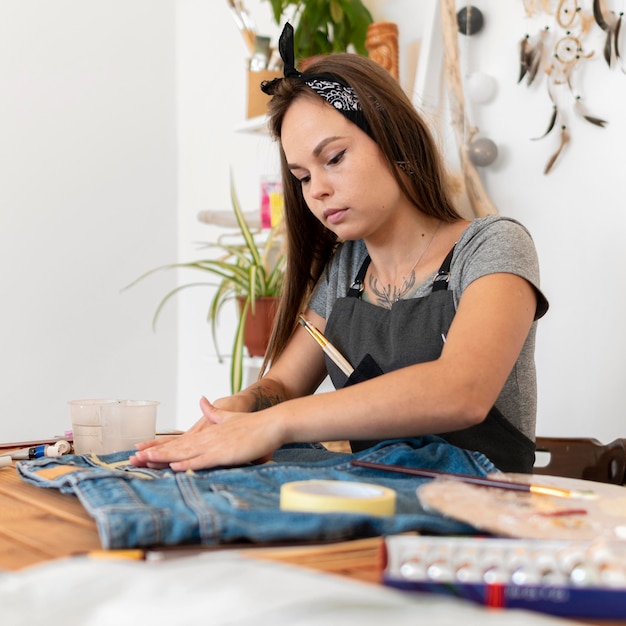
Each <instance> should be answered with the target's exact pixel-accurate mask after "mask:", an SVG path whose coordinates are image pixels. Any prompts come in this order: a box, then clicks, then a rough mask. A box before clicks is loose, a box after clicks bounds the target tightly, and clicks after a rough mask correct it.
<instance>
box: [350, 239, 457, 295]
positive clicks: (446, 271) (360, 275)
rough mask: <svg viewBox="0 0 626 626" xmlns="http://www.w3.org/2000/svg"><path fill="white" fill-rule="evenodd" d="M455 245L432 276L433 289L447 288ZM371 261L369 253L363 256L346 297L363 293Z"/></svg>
mask: <svg viewBox="0 0 626 626" xmlns="http://www.w3.org/2000/svg"><path fill="white" fill-rule="evenodd" d="M455 246H456V244H454V246H452V249H451V250H450V252H448V255H447V256H446V258H445V259H444V260H443V263H442V264H441V267H440V268H439V270H438V271H437V273H436V274H435V277H434V278H433V291H442V290H446V289H447V288H448V282H449V281H450V265H451V264H452V256H453V255H454V247H455ZM371 262H372V259H371V258H370V255H369V254H368V255H367V256H366V257H365V260H364V261H363V263H362V264H361V267H360V268H359V271H358V272H357V275H356V278H355V279H354V282H353V283H352V285H350V289H349V290H348V294H347V297H348V298H360V297H361V294H362V293H363V289H365V286H364V284H363V281H364V280H365V274H367V268H368V267H369V266H370V263H371Z"/></svg>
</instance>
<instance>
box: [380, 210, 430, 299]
mask: <svg viewBox="0 0 626 626" xmlns="http://www.w3.org/2000/svg"><path fill="white" fill-rule="evenodd" d="M440 226H441V222H438V223H437V227H436V228H435V230H434V231H433V234H432V235H431V237H430V240H429V241H428V243H427V244H426V247H425V248H424V249H423V250H422V251H421V252H420V254H419V256H418V257H417V259H416V260H415V263H413V265H412V267H411V269H410V270H409V271H408V272H407V275H406V276H403V277H402V285H401V286H400V287H396V285H395V284H394V285H392V284H391V283H389V284H388V285H387V287H383V288H382V289H379V288H378V279H377V278H376V276H375V275H374V273H373V272H372V275H371V276H370V289H371V290H372V293H374V295H375V296H376V297H377V299H378V303H379V304H380V305H382V306H384V307H386V308H388V309H390V308H391V307H392V306H393V304H394V302H398V300H402V299H403V298H404V297H405V296H406V295H407V294H409V293H411V290H412V289H413V287H414V286H415V268H416V267H417V266H418V264H419V262H420V261H421V260H422V258H423V257H424V255H425V254H426V252H427V251H428V248H430V244H431V243H432V242H433V240H434V239H435V235H436V234H437V231H438V230H439V227H440ZM392 291H393V296H392V295H391V294H392Z"/></svg>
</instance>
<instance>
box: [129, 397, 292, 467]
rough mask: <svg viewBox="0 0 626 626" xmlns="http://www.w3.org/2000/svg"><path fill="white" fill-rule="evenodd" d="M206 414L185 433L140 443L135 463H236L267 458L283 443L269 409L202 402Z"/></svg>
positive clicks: (205, 400) (203, 399)
mask: <svg viewBox="0 0 626 626" xmlns="http://www.w3.org/2000/svg"><path fill="white" fill-rule="evenodd" d="M200 408H201V409H202V413H203V417H202V418H200V420H199V421H198V422H197V423H196V424H195V425H194V426H193V427H192V428H191V429H190V430H189V431H187V432H186V433H184V434H183V435H179V436H177V437H172V438H168V439H167V440H164V441H159V440H158V439H157V440H155V441H152V442H149V444H147V445H144V446H141V449H139V450H138V451H137V453H136V454H135V455H134V456H132V457H131V458H130V462H131V463H133V464H134V465H138V466H145V467H151V468H164V467H170V468H171V469H173V470H174V471H186V470H188V469H191V470H197V469H204V468H209V467H217V466H236V465H243V464H246V463H251V462H257V463H258V462H262V461H265V460H267V459H268V458H269V457H270V456H271V454H272V452H273V451H274V450H275V449H276V448H278V447H280V446H281V445H282V442H281V439H280V434H279V428H278V427H277V426H276V422H275V421H273V420H272V419H271V418H270V416H269V415H268V412H267V411H260V412H256V413H235V412H230V411H225V410H223V409H218V408H217V407H215V406H214V405H212V404H211V403H210V402H209V401H208V400H207V399H206V398H202V400H201V401H200Z"/></svg>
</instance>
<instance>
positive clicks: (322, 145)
mask: <svg viewBox="0 0 626 626" xmlns="http://www.w3.org/2000/svg"><path fill="white" fill-rule="evenodd" d="M337 139H343V137H341V136H340V135H332V136H331V137H326V138H325V139H322V141H320V142H319V143H318V144H317V145H316V146H315V148H313V156H314V157H318V156H319V155H320V154H321V153H322V150H323V149H324V148H325V147H326V146H327V145H328V144H329V143H333V142H334V141H337ZM287 167H288V168H289V169H290V170H297V169H300V166H299V165H298V164H296V163H287Z"/></svg>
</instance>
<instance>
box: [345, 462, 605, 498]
mask: <svg viewBox="0 0 626 626" xmlns="http://www.w3.org/2000/svg"><path fill="white" fill-rule="evenodd" d="M352 465H356V466H357V467H366V468H368V469H376V470H381V471H384V472H397V473H398V474H410V475H411V476H421V477H422V478H437V477H439V476H444V477H448V478H454V479H456V480H459V481H461V482H464V483H470V484H472V485H479V486H481V487H497V488H499V489H508V490H509V491H525V492H527V493H534V494H538V495H542V496H555V497H557V498H586V499H590V498H595V497H596V494H595V493H594V492H593V491H591V490H581V489H561V488H560V487H550V486H549V485H534V484H530V483H516V482H510V481H508V480H498V479H497V478H481V477H480V476H472V475H470V474H454V473H451V472H442V471H439V470H429V469H421V468H417V467H402V466H400V465H387V464H385V463H372V462H370V461H360V460H358V459H357V460H354V461H352Z"/></svg>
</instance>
